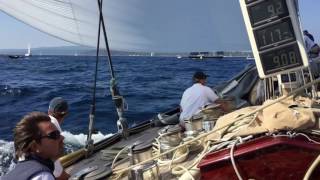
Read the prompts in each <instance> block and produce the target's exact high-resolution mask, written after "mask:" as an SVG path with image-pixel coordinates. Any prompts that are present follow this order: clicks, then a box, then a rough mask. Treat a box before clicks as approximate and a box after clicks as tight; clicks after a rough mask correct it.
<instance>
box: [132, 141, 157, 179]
mask: <svg viewBox="0 0 320 180" xmlns="http://www.w3.org/2000/svg"><path fill="white" fill-rule="evenodd" d="M128 156H129V158H130V165H135V164H138V163H140V162H142V161H145V160H147V159H150V158H151V157H152V145H151V144H149V143H148V144H144V143H140V144H139V143H134V144H133V145H132V146H130V147H129V153H128ZM158 169H159V168H158V165H157V163H156V162H155V161H152V162H149V163H146V164H143V165H140V166H137V167H135V168H133V169H132V170H131V171H130V173H129V179H133V180H143V179H151V178H152V179H158V176H159V175H158V174H159V170H158Z"/></svg>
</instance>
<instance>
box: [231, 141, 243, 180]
mask: <svg viewBox="0 0 320 180" xmlns="http://www.w3.org/2000/svg"><path fill="white" fill-rule="evenodd" d="M239 140H240V138H237V139H236V141H235V142H234V143H233V145H232V146H231V150H230V159H231V164H232V167H233V169H234V171H235V173H236V175H237V177H238V179H239V180H243V179H242V177H241V174H240V173H239V170H238V168H237V165H236V162H235V160H234V147H235V146H236V144H237V142H238V141H239Z"/></svg>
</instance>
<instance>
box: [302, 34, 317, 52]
mask: <svg viewBox="0 0 320 180" xmlns="http://www.w3.org/2000/svg"><path fill="white" fill-rule="evenodd" d="M304 42H305V44H306V51H307V53H309V52H310V50H311V48H312V47H313V46H314V45H315V43H314V42H313V41H312V40H311V39H310V38H309V37H308V36H306V35H304Z"/></svg>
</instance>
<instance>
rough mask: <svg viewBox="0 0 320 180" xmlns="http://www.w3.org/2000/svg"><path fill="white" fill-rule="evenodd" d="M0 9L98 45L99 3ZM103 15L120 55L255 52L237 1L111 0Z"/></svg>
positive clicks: (44, 1)
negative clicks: (250, 50) (141, 52)
mask: <svg viewBox="0 0 320 180" xmlns="http://www.w3.org/2000/svg"><path fill="white" fill-rule="evenodd" d="M0 10H2V11H4V12H5V13H7V14H9V15H10V16H13V17H15V18H16V19H18V20H20V21H22V22H24V23H26V24H28V25H30V26H32V27H34V28H36V29H38V30H40V31H42V32H45V33H47V34H50V35H52V36H55V37H57V38H60V39H63V40H65V41H69V42H72V43H75V44H80V45H86V46H92V47H95V46H96V42H97V33H98V15H99V10H98V6H97V1H95V0H59V1H57V0H10V1H8V0H0ZM103 14H104V20H105V23H106V28H107V33H108V38H109V43H110V47H111V49H114V50H125V51H149V52H189V51H224V50H228V51H240V50H249V49H250V46H249V41H248V37H247V34H246V31H245V27H244V23H243V19H242V16H241V12H240V6H239V2H238V1H237V0H202V1H200V2H199V1H194V0H161V1H155V0H130V1H124V0H105V1H104V2H103Z"/></svg>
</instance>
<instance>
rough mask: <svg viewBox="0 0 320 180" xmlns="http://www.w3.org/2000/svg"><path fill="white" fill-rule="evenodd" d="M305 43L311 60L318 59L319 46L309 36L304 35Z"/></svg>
mask: <svg viewBox="0 0 320 180" xmlns="http://www.w3.org/2000/svg"><path fill="white" fill-rule="evenodd" d="M304 42H305V45H306V51H307V53H308V56H309V58H315V57H318V56H319V51H320V48H319V45H318V44H316V43H315V42H314V41H312V40H311V39H310V38H309V37H308V36H307V35H304Z"/></svg>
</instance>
